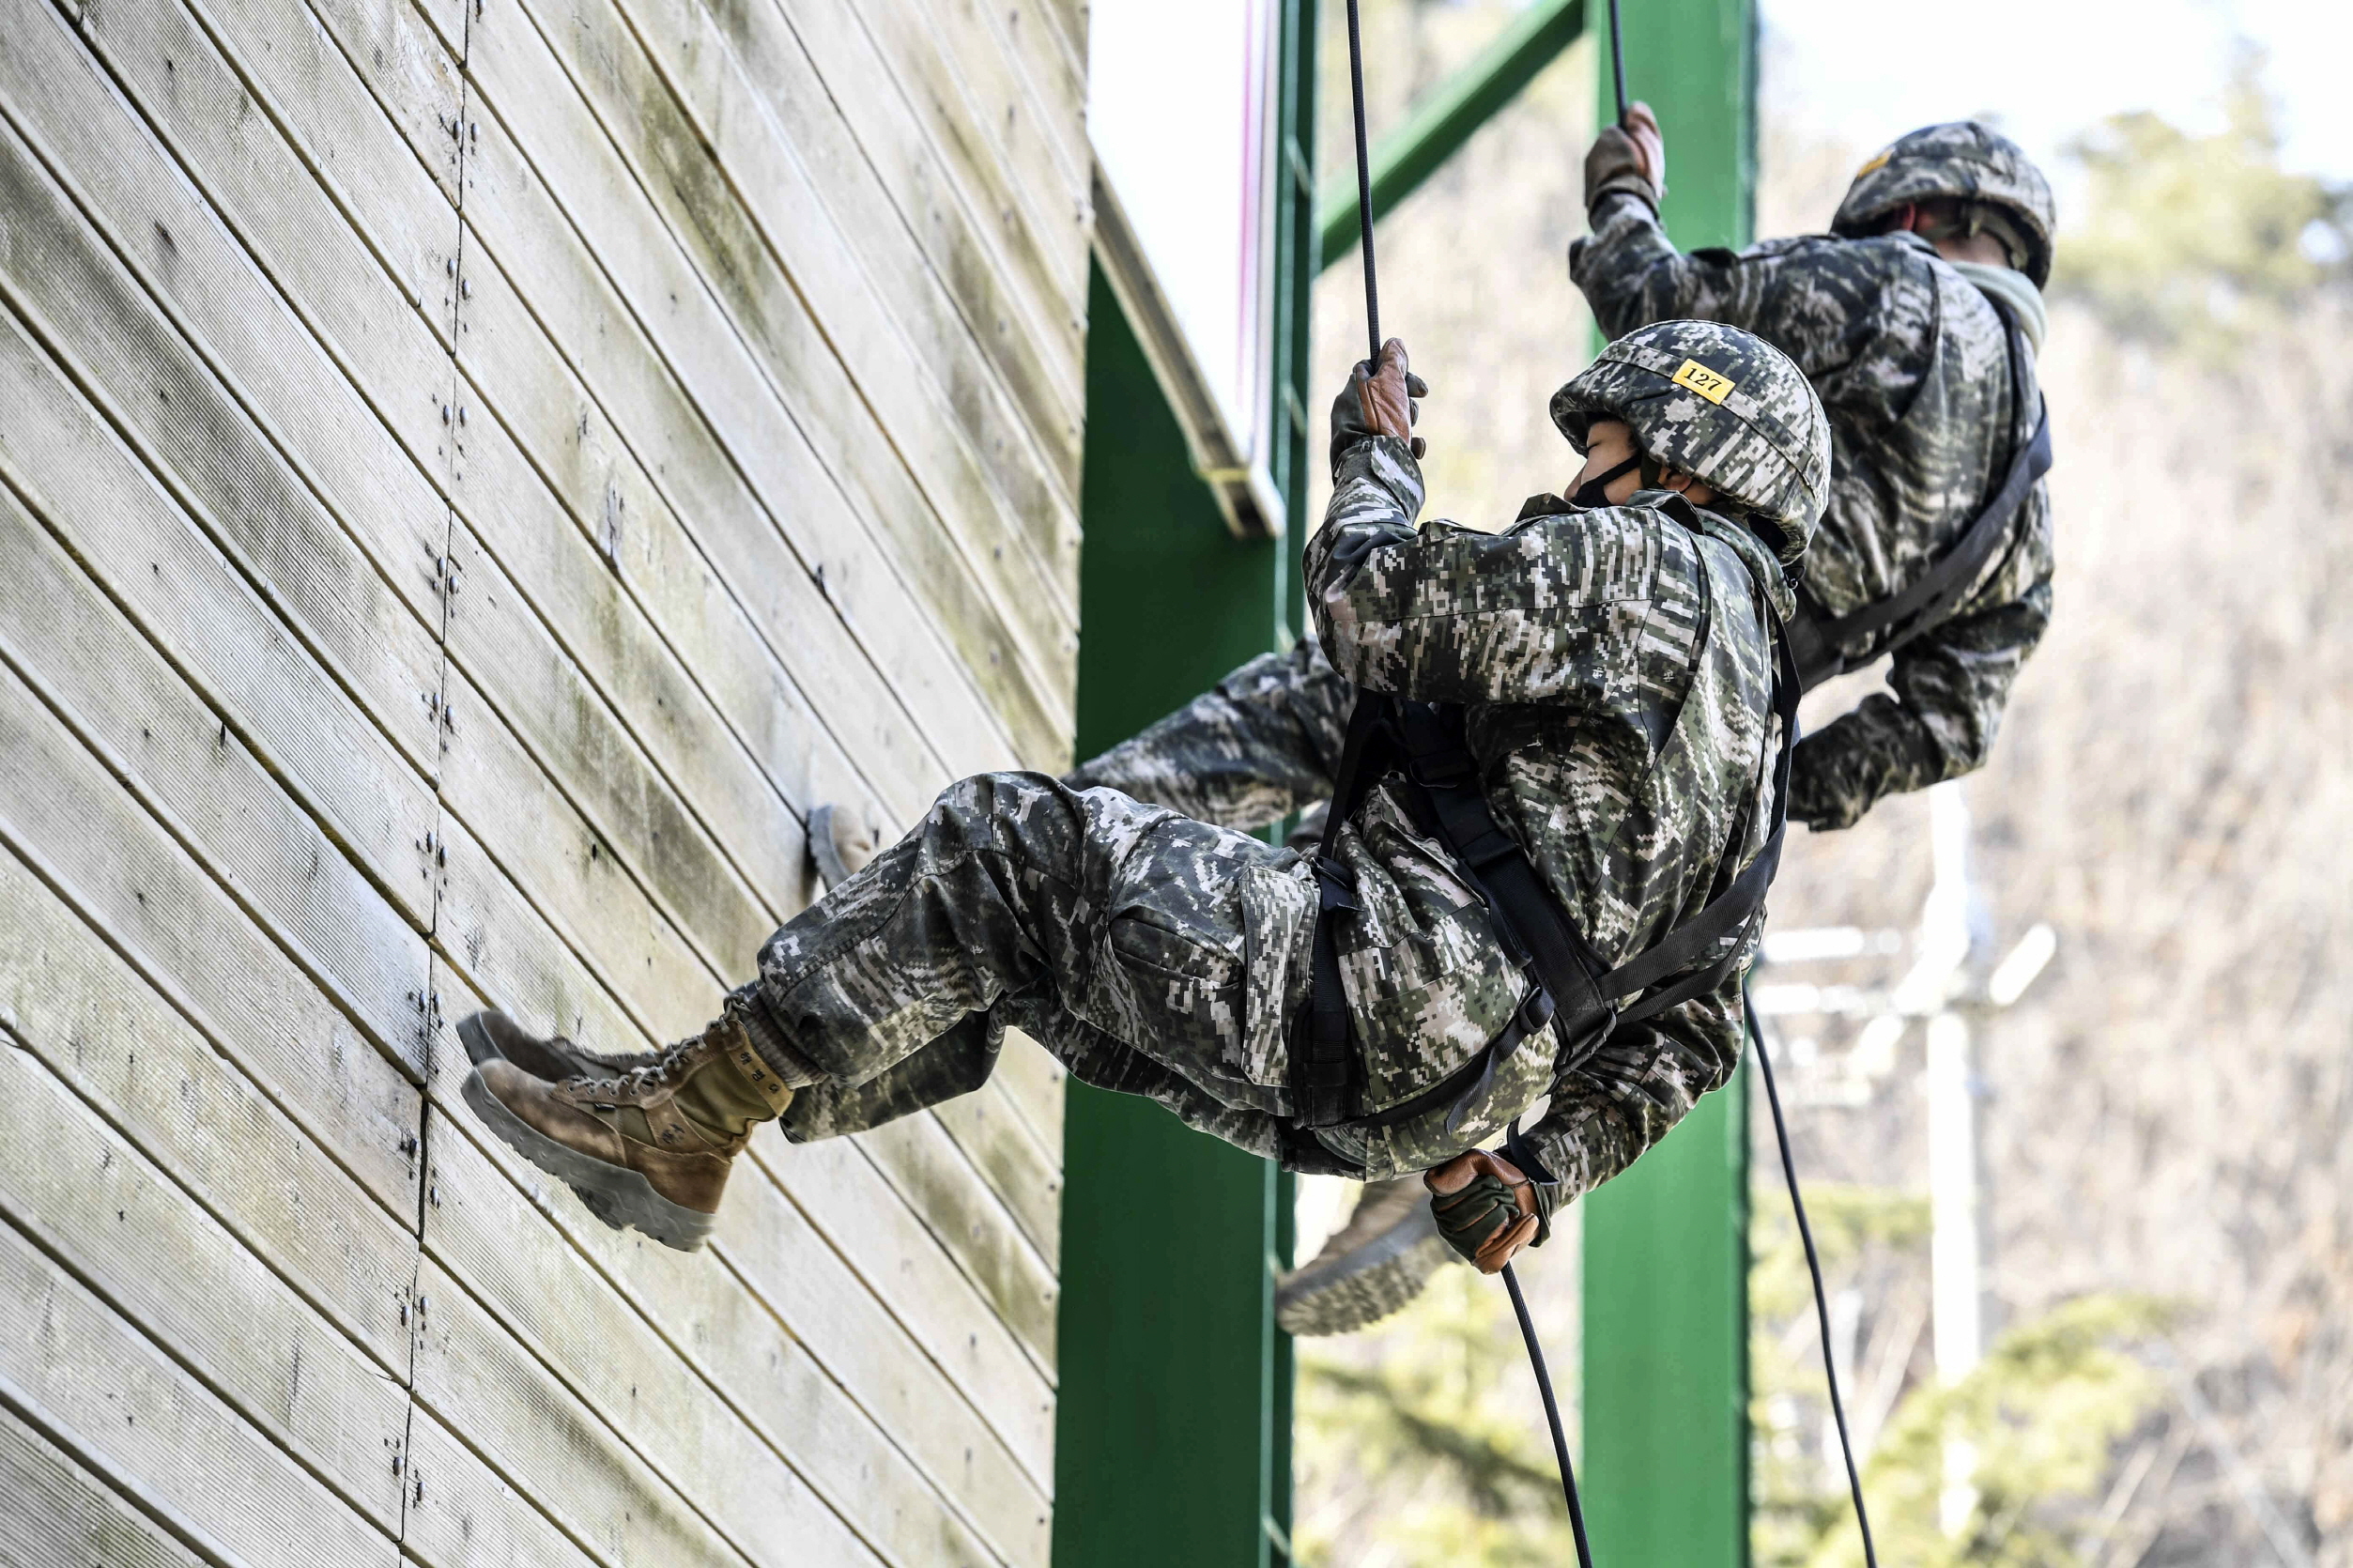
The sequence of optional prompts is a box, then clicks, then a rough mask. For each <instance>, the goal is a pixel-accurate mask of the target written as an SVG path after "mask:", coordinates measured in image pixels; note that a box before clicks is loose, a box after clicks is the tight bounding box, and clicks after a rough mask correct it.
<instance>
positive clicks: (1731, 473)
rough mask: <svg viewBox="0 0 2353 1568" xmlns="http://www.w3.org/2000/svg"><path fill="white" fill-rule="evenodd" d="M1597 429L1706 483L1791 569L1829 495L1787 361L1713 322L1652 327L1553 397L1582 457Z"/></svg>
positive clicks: (1825, 459) (1826, 432)
mask: <svg viewBox="0 0 2353 1568" xmlns="http://www.w3.org/2000/svg"><path fill="white" fill-rule="evenodd" d="M1597 419H1615V420H1621V421H1623V422H1624V423H1625V424H1626V425H1627V426H1628V427H1629V428H1631V429H1632V430H1633V432H1634V438H1635V442H1636V444H1637V445H1638V447H1640V448H1641V450H1642V452H1643V453H1644V454H1645V455H1647V456H1649V457H1650V458H1652V459H1653V460H1654V461H1656V462H1658V463H1662V464H1664V465H1666V466H1667V467H1669V468H1670V469H1680V470H1681V471H1683V472H1684V473H1687V474H1689V475H1691V476H1692V477H1693V478H1695V479H1699V480H1703V481H1705V482H1706V483H1707V484H1709V485H1711V486H1713V487H1714V488H1715V490H1716V491H1717V493H1718V494H1719V495H1720V496H1721V497H1722V498H1723V499H1724V500H1728V501H1730V502H1731V503H1733V504H1734V505H1737V506H1740V507H1743V508H1746V510H1747V511H1748V512H1749V513H1750V514H1751V515H1752V516H1753V517H1754V519H1755V520H1756V522H1757V523H1758V524H1759V525H1760V526H1761V527H1762V528H1765V529H1768V530H1771V535H1772V537H1773V538H1774V539H1775V540H1776V544H1775V548H1774V553H1775V554H1776V556H1778V557H1779V558H1780V561H1781V563H1782V564H1783V565H1785V566H1790V565H1794V564H1796V562H1797V560H1798V558H1799V557H1801V556H1803V555H1804V554H1805V553H1806V543H1807V540H1808V539H1810V538H1812V537H1813V533H1814V523H1815V520H1816V519H1817V518H1819V517H1820V516H1821V515H1822V502H1823V500H1825V498H1826V497H1827V495H1828V492H1829V486H1830V427H1829V426H1828V425H1827V424H1826V423H1823V420H1822V401H1821V399H1819V398H1817V397H1816V396H1815V395H1814V389H1813V388H1812V387H1811V386H1810V385H1808V384H1807V380H1806V377H1805V376H1804V375H1803V374H1802V373H1800V371H1799V370H1798V368H1797V366H1795V365H1794V364H1792V363H1791V362H1790V360H1789V357H1788V356H1787V355H1785V354H1783V353H1782V352H1781V351H1780V350H1779V349H1777V348H1776V347H1774V346H1772V345H1771V344H1769V343H1766V342H1764V341H1763V340H1762V339H1761V338H1758V337H1756V336H1755V335H1753V334H1751V333H1748V332H1744V331H1739V330H1738V329H1736V328H1731V327H1727V326H1725V325H1723V324H1722V323H1721V322H1715V321H1658V322H1653V323H1652V324H1651V325H1649V326H1647V327H1642V328H1638V329H1637V330H1636V331H1631V332H1628V333H1627V334H1625V336H1623V337H1622V338H1619V339H1617V340H1616V341H1615V342H1613V343H1611V344H1610V345H1609V346H1607V347H1606V348H1604V349H1603V350H1602V351H1601V353H1600V354H1599V356H1597V357H1596V358H1595V359H1594V361H1593V362H1592V364H1590V365H1588V366H1586V367H1585V369H1584V370H1582V371H1580V372H1579V373H1578V374H1577V375H1576V377H1575V378H1573V379H1572V380H1571V381H1570V382H1569V384H1568V385H1567V386H1565V387H1562V388H1561V390H1560V391H1559V392H1555V393H1553V394H1552V423H1555V424H1557V425H1559V426H1560V427H1561V434H1562V435H1564V436H1566V437H1567V438H1569V443H1570V444H1571V445H1572V446H1574V447H1576V450H1577V451H1578V452H1580V453H1581V452H1583V451H1584V450H1585V433H1586V431H1587V430H1589V429H1591V428H1592V423H1593V421H1595V420H1597Z"/></svg>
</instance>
